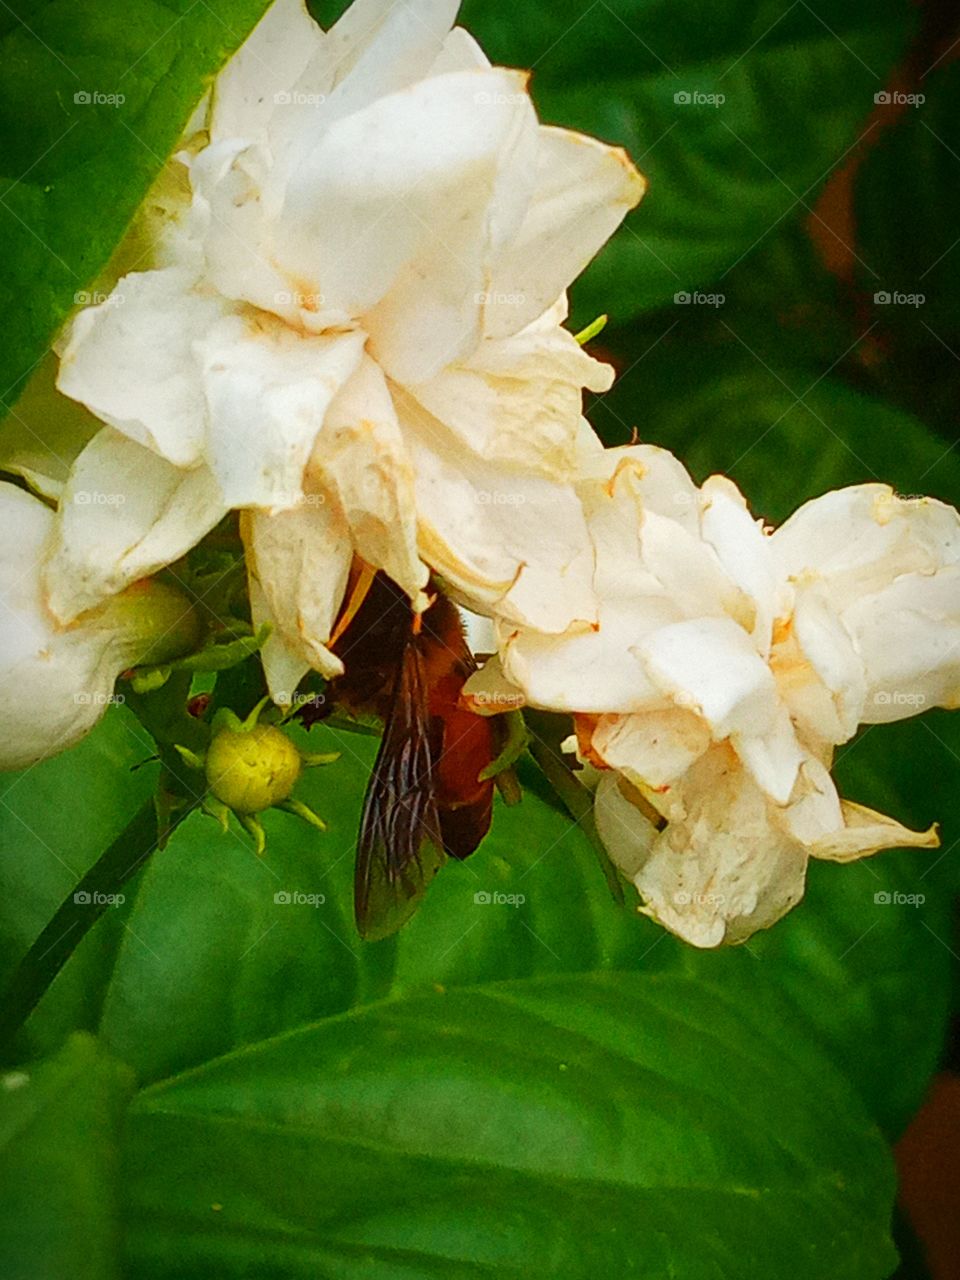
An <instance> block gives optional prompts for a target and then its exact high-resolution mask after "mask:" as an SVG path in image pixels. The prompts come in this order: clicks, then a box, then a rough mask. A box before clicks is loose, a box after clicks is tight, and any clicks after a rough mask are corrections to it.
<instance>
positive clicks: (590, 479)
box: [468, 446, 960, 947]
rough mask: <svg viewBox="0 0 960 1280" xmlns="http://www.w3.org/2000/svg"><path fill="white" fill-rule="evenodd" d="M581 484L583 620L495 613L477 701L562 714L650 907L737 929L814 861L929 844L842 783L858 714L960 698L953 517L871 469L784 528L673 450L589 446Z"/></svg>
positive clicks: (696, 925)
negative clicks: (543, 620)
mask: <svg viewBox="0 0 960 1280" xmlns="http://www.w3.org/2000/svg"><path fill="white" fill-rule="evenodd" d="M578 488H579V493H580V496H581V500H582V502H583V507H584V511H585V513H586V516H587V519H588V523H589V527H590V531H591V537H592V540H593V544H594V548H595V552H596V578H595V584H596V590H597V594H598V596H599V599H600V618H599V625H598V626H597V627H596V628H595V629H585V628H571V629H570V630H568V632H567V633H566V634H564V635H563V636H559V637H558V636H549V635H545V634H543V633H540V632H537V631H536V630H534V629H531V628H517V627H514V626H513V625H512V624H510V623H508V622H506V621H501V622H500V624H499V645H498V647H499V651H500V655H499V657H498V658H497V659H496V660H494V662H492V663H490V664H489V665H488V667H487V668H486V670H485V671H484V672H483V673H481V674H480V675H479V676H478V677H476V678H475V679H474V681H473V682H472V686H469V687H468V688H469V689H470V692H471V693H472V695H473V699H474V705H475V706H476V708H477V710H478V711H480V712H483V711H485V710H487V709H489V708H490V707H497V706H504V705H507V704H508V703H509V702H510V700H511V695H512V702H513V705H516V702H517V700H518V697H519V698H520V699H521V700H525V701H527V702H528V703H529V704H531V705H533V706H537V707H541V708H549V709H552V710H564V711H569V712H572V713H574V715H575V722H576V727H577V743H578V747H579V751H580V753H581V756H582V757H583V758H584V759H585V760H587V761H589V762H590V763H592V764H594V765H596V766H598V767H599V768H600V769H601V770H602V771H603V774H602V778H601V782H600V784H599V786H598V788H597V796H596V817H597V825H598V828H599V830H600V833H601V836H602V838H603V840H604V843H605V844H606V846H607V848H608V849H609V851H610V854H611V857H612V858H613V859H614V861H615V862H616V863H617V865H618V866H619V867H620V868H621V869H622V870H623V871H624V872H625V873H626V874H628V875H629V876H630V877H631V878H632V879H633V880H634V882H635V884H636V886H637V888H638V890H639V892H640V894H641V896H642V897H643V899H644V901H645V902H646V904H647V909H648V910H649V912H650V914H652V915H653V916H655V917H656V918H657V919H658V920H660V921H661V922H662V923H663V924H664V925H666V926H667V927H668V928H669V929H671V930H673V931H674V932H676V933H678V934H679V935H680V936H682V937H684V938H686V939H687V940H688V941H690V942H692V943H694V944H696V945H698V946H707V947H709V946H716V945H718V944H720V943H721V942H737V941H742V940H743V939H744V938H746V937H749V935H750V934H751V933H753V932H754V931H755V930H756V929H758V928H762V927H765V926H767V925H770V924H772V923H773V922H774V921H775V920H777V919H779V918H780V917H781V916H782V915H783V914H784V913H785V912H786V911H788V910H789V909H790V908H791V907H792V906H793V905H794V904H795V903H796V902H797V901H798V900H799V899H800V897H801V896H802V894H803V887H804V877H805V872H806V865H807V860H808V858H809V857H811V856H812V857H816V858H827V859H832V860H835V861H847V860H850V859H854V858H858V857H861V856H863V855H864V854H868V853H872V852H875V851H877V850H879V849H885V848H892V847H900V846H908V845H919V846H927V847H929V846H931V845H935V844H936V843H937V839H936V834H935V832H933V831H930V832H927V833H924V834H920V833H915V832H911V831H908V830H907V829H906V828H904V827H902V826H900V824H899V823H897V822H895V821H894V820H893V819H890V818H887V817H884V816H883V815H882V814H878V813H874V812H872V811H871V810H868V809H864V808H862V807H861V806H859V805H856V804H851V803H849V802H846V801H842V800H840V798H839V797H838V795H837V792H836V788H835V787H834V784H833V782H832V780H831V777H830V767H831V764H832V761H833V754H834V749H835V748H836V747H837V746H839V745H840V744H842V743H844V742H847V741H849V739H850V738H852V737H853V735H854V734H855V733H856V731H857V729H858V727H859V726H860V725H861V724H875V723H881V722H886V721H890V720H896V719H902V718H904V717H906V716H910V715H914V714H916V713H917V712H918V711H920V710H922V709H924V708H929V707H934V706H945V707H955V706H957V705H958V703H960V516H958V514H957V512H956V511H955V510H954V509H953V508H952V507H948V506H945V505H944V504H943V503H939V502H935V501H933V500H931V499H909V500H907V499H901V498H898V497H896V496H895V495H894V494H893V492H892V491H891V490H890V489H889V488H887V487H885V486H883V485H877V484H873V485H863V486H859V487H856V488H851V489H845V490H840V491H838V492H834V493H829V494H827V495H825V496H824V497H822V498H819V499H816V500H815V501H813V502H809V503H807V504H806V505H805V506H804V507H802V508H801V509H800V510H799V511H798V512H797V513H796V514H795V515H794V516H793V517H792V518H791V519H790V520H788V521H787V522H786V523H785V524H784V525H783V526H782V527H781V528H780V529H778V530H776V531H775V532H774V531H771V530H768V529H765V528H764V527H763V526H762V524H760V523H758V522H756V521H755V520H754V519H753V517H752V516H751V515H750V513H749V511H748V509H747V506H746V503H745V501H744V499H743V497H742V496H741V494H740V493H739V491H738V490H737V488H736V486H735V485H734V484H733V483H732V482H731V481H729V480H727V479H725V478H723V477H720V476H714V477H712V478H711V479H709V480H708V481H707V482H706V483H705V484H704V485H703V486H702V487H701V488H699V489H698V488H697V487H696V486H695V485H694V483H693V481H692V480H691V479H690V477H689V475H688V474H687V473H686V471H685V470H684V468H683V467H682V466H681V465H680V464H679V463H678V462H677V460H676V459H675V458H674V457H673V456H672V455H671V454H669V453H667V452H665V451H664V450H661V449H656V448H652V447H649V446H633V447H629V448H623V449H610V450H602V449H599V448H597V449H594V450H591V451H590V453H589V454H587V455H586V456H585V457H584V459H583V463H582V467H581V478H580V481H579V485H578Z"/></svg>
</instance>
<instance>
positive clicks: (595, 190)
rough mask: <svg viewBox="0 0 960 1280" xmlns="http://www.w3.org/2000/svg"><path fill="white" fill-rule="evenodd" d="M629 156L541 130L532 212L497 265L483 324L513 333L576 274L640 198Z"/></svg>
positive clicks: (641, 185) (494, 331)
mask: <svg viewBox="0 0 960 1280" xmlns="http://www.w3.org/2000/svg"><path fill="white" fill-rule="evenodd" d="M645 190H646V182H645V180H644V179H643V177H642V176H641V175H640V174H639V173H638V172H637V170H636V169H635V168H634V166H633V164H632V163H631V161H630V159H629V157H628V156H627V154H626V152H624V151H622V150H621V149H620V148H618V147H608V146H605V145H604V144H603V143H602V142H597V141H596V140H595V139H594V138H588V137H585V136H584V135H583V134H579V133H571V132H569V131H568V130H566V129H553V128H541V129H540V131H539V148H538V154H537V177H536V186H535V189H534V192H533V199H532V201H531V204H530V208H529V211H528V212H527V216H526V218H525V220H524V222H523V225H522V226H521V227H520V229H519V231H518V232H517V235H516V236H515V237H514V238H513V240H512V241H511V242H510V244H509V245H508V246H507V247H506V248H505V249H504V251H503V253H502V254H501V256H500V257H499V259H498V261H497V262H496V265H495V268H494V272H493V276H492V279H491V282H490V289H489V301H488V303H487V306H486V309H485V314H484V324H485V328H486V332H487V333H488V334H489V335H490V336H491V337H495V338H502V337H507V336H509V335H510V334H514V333H517V332H518V331H519V330H520V329H522V328H523V327H524V326H525V325H527V324H529V322H530V321H531V320H533V319H534V318H535V317H536V316H538V315H540V314H541V312H543V311H545V310H546V309H547V307H549V306H551V305H552V304H553V302H554V301H555V300H556V299H557V297H558V296H559V295H560V294H561V293H563V291H564V290H565V289H566V288H567V287H568V286H569V285H570V284H572V282H573V281H574V280H575V279H576V278H577V276H579V275H580V273H581V272H582V271H583V269H584V268H585V267H586V266H587V264H588V263H589V262H590V260H591V259H592V258H593V257H594V256H595V255H596V254H597V253H598V252H599V251H600V249H601V248H602V247H603V245H604V244H605V243H606V242H607V240H608V239H609V238H610V236H611V235H613V233H614V231H615V230H616V229H617V227H618V226H619V225H620V223H621V222H622V221H623V219H624V218H625V217H626V215H627V214H628V213H629V212H630V210H631V209H633V208H634V207H635V206H636V205H637V204H639V203H640V200H641V199H642V197H643V194H644V191H645Z"/></svg>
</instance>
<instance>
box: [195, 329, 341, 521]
mask: <svg viewBox="0 0 960 1280" xmlns="http://www.w3.org/2000/svg"><path fill="white" fill-rule="evenodd" d="M363 341H364V339H363V334H362V333H357V332H354V333H343V334H336V335H332V336H330V337H306V336H304V335H302V334H300V333H297V332H295V331H294V330H292V329H290V328H288V327H287V326H286V325H284V324H282V323H280V322H279V321H276V320H274V319H273V318H272V317H268V316H259V317H254V316H250V317H240V316H231V317H229V318H227V319H226V320H223V321H221V323H220V324H218V325H216V326H215V327H214V328H212V329H211V330H210V331H209V333H207V334H206V336H205V337H204V338H203V340H202V341H198V342H197V343H196V344H195V350H196V353H197V357H198V359H199V361H200V364H201V368H202V373H203V384H204V391H205V394H206V399H207V405H208V411H209V420H210V430H209V439H208V444H207V449H208V457H209V462H210V466H211V468H212V470H213V472H214V474H215V475H216V477H217V479H218V481H219V482H220V487H221V489H222V491H223V496H224V500H225V501H226V503H227V505H228V506H230V507H248V506H253V507H262V508H264V509H265V510H273V509H276V510H282V509H284V508H286V507H293V506H296V505H297V503H298V502H299V501H300V498H301V497H302V495H303V475H304V469H305V467H306V465H307V462H308V460H309V458H310V454H311V451H312V449H313V445H314V442H315V440H316V438H317V434H318V432H319V431H320V428H321V427H322V426H323V422H324V419H325V417H326V413H327V409H328V408H329V406H330V403H331V401H332V400H333V399H334V397H335V396H336V394H337V392H338V391H339V390H340V388H341V387H342V386H343V384H344V383H345V382H346V381H347V380H348V379H349V377H350V376H351V374H352V373H353V372H354V370H355V369H356V368H357V366H358V365H359V363H360V358H361V356H362V354H363Z"/></svg>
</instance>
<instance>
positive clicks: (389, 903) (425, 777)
mask: <svg viewBox="0 0 960 1280" xmlns="http://www.w3.org/2000/svg"><path fill="white" fill-rule="evenodd" d="M434 766H435V749H434V744H433V743H432V742H431V725H430V716H429V712H428V708H427V688H426V678H425V673H424V670H423V659H422V656H421V653H420V650H419V647H418V645H417V641H416V639H415V638H413V637H411V638H410V639H409V640H408V641H407V644H406V645H405V647H404V652H403V657H402V659H401V663H400V670H399V672H398V674H397V681H396V688H395V690H394V694H393V701H392V705H391V708H390V712H389V714H388V716H387V720H386V724H385V726H384V732H383V741H382V742H381V744H380V750H379V752H378V754H377V759H376V763H375V764H374V766H373V773H372V774H371V777H370V782H369V785H368V786H367V794H366V799H365V800H364V805H363V817H362V819H361V822H360V837H359V840H358V842H357V868H356V877H355V880H354V909H355V914H356V921H357V929H358V930H359V932H360V936H361V937H362V938H364V939H366V940H367V941H376V940H378V939H380V938H386V937H389V936H390V935H391V934H393V933H396V931H397V930H398V929H399V928H401V926H402V925H404V924H406V922H407V921H408V920H409V919H410V917H411V916H412V915H413V913H414V912H415V911H416V909H417V906H418V905H419V902H420V899H421V898H422V897H423V895H424V894H425V893H426V891H427V888H428V886H429V884H430V881H431V880H432V879H433V877H434V876H435V875H436V873H437V872H438V871H439V870H440V867H441V866H442V865H443V863H444V861H445V854H444V852H443V841H442V838H441V834H440V821H439V818H438V815H437V805H436V798H435V792H434Z"/></svg>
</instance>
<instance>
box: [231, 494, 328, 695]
mask: <svg viewBox="0 0 960 1280" xmlns="http://www.w3.org/2000/svg"><path fill="white" fill-rule="evenodd" d="M283 514H287V513H286V512H284V513H283ZM264 518H267V519H269V518H271V517H264ZM273 518H275V519H278V518H279V517H273ZM241 519H243V517H241ZM251 561H252V557H250V556H248V559H247V588H248V594H249V596H250V617H251V621H252V623H253V627H254V630H255V631H259V630H260V629H261V627H263V626H264V625H267V626H269V627H270V634H269V636H268V637H267V640H266V643H265V644H264V645H263V647H262V648H261V650H260V660H261V662H262V663H263V674H264V676H265V677H266V681H267V688H268V689H269V691H270V697H271V698H272V699H273V701H274V702H275V703H276V704H277V706H278V707H286V706H289V705H290V703H291V702H292V700H293V693H294V691H295V690H296V688H297V686H298V685H299V683H300V681H301V680H302V679H303V677H304V676H305V675H306V674H307V672H308V671H310V670H311V667H312V663H311V662H309V661H308V660H307V659H306V658H305V657H304V656H303V652H304V650H303V646H302V645H301V643H300V641H299V637H298V638H297V639H296V640H288V639H287V638H286V636H285V635H284V633H283V632H282V631H281V630H280V628H279V626H278V625H277V620H276V619H275V618H274V616H273V613H272V611H271V609H270V605H269V603H268V601H267V597H266V594H265V592H264V591H263V589H262V588H261V586H260V583H259V582H258V581H257V579H256V577H255V576H254V574H253V572H252V571H251ZM332 657H333V655H332V654H331V658H332ZM335 674H337V675H339V674H340V673H339V672H335Z"/></svg>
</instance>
